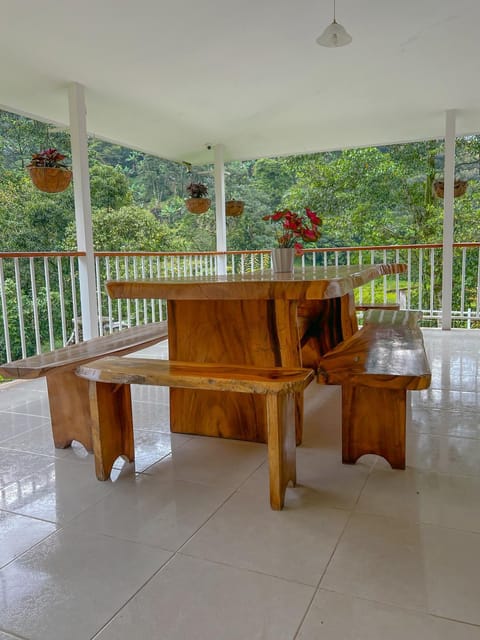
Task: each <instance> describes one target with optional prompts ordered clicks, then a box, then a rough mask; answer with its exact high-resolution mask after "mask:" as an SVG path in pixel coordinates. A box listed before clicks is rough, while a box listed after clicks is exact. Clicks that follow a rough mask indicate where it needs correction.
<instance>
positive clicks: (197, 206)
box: [185, 182, 212, 213]
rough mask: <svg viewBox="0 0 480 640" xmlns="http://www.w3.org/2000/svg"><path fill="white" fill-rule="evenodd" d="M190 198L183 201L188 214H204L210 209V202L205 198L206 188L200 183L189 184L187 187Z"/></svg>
mask: <svg viewBox="0 0 480 640" xmlns="http://www.w3.org/2000/svg"><path fill="white" fill-rule="evenodd" d="M187 191H188V193H189V194H190V195H191V198H187V200H185V206H186V207H187V209H188V210H189V211H190V213H205V212H206V211H208V210H209V209H210V205H211V204H212V201H211V200H210V198H206V197H205V196H206V195H207V193H208V187H207V185H205V184H202V183H200V182H191V183H190V184H189V185H188V187H187Z"/></svg>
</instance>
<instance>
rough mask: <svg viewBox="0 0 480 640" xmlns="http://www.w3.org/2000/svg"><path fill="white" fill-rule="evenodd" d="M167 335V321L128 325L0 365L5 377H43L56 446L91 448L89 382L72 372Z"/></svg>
mask: <svg viewBox="0 0 480 640" xmlns="http://www.w3.org/2000/svg"><path fill="white" fill-rule="evenodd" d="M167 337H168V332H167V323H166V322H156V323H151V324H147V325H140V326H138V327H130V328H129V329H124V330H122V331H118V332H116V333H112V334H111V335H108V336H101V337H99V338H92V339H91V340H86V341H85V342H80V343H78V344H74V345H71V346H68V347H63V348H62V349H57V350H55V351H51V352H49V353H43V354H41V355H36V356H31V357H29V358H24V359H23V360H16V361H15V362H10V363H6V364H3V365H0V374H1V375H3V376H5V377H7V378H22V379H32V378H39V377H42V376H46V379H47V389H48V401H49V405H50V417H51V422H52V434H53V441H54V444H55V447H57V448H58V449H64V448H65V447H68V446H70V445H71V443H72V440H77V441H78V442H80V443H82V444H83V446H84V447H85V448H86V449H87V451H90V452H91V451H93V440H92V421H91V416H90V407H89V401H88V383H87V381H85V380H82V379H81V378H78V377H77V376H76V375H75V369H76V368H77V367H78V366H79V365H81V364H85V363H87V362H91V361H92V360H96V359H97V358H101V357H102V356H107V355H111V354H117V355H126V354H127V353H131V352H133V351H138V350H139V349H144V348H146V347H148V346H150V345H153V344H155V343H157V342H159V341H161V340H166V339H167Z"/></svg>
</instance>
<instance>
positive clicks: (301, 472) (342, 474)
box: [297, 446, 372, 509]
mask: <svg viewBox="0 0 480 640" xmlns="http://www.w3.org/2000/svg"><path fill="white" fill-rule="evenodd" d="M371 459H372V457H371V456H370V457H369V459H367V458H366V456H365V457H363V458H361V459H360V460H359V461H358V462H357V464H355V465H347V464H342V458H341V453H340V452H337V451H333V452H332V451H331V450H327V451H322V450H319V449H304V448H303V446H302V447H298V448H297V486H303V487H307V488H308V489H311V490H314V491H315V492H316V493H317V494H318V497H319V498H320V500H321V504H322V505H323V506H325V507H335V508H337V509H352V508H353V507H354V506H355V503H356V501H357V499H358V496H359V495H360V492H361V490H362V488H363V486H364V484H365V482H366V479H367V476H368V473H369V471H370V467H371V464H372V462H371ZM366 460H367V461H366ZM369 462H370V463H369Z"/></svg>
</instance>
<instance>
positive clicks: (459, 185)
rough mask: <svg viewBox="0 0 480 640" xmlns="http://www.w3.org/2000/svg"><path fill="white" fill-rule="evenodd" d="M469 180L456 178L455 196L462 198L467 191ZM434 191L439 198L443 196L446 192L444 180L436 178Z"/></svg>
mask: <svg viewBox="0 0 480 640" xmlns="http://www.w3.org/2000/svg"><path fill="white" fill-rule="evenodd" d="M467 185H468V181H467V180H455V182H454V183H453V197H454V198H460V197H461V196H463V195H465V193H466V191H467ZM433 193H434V194H435V195H436V196H437V198H443V196H444V193H445V183H444V181H443V180H435V182H434V183H433Z"/></svg>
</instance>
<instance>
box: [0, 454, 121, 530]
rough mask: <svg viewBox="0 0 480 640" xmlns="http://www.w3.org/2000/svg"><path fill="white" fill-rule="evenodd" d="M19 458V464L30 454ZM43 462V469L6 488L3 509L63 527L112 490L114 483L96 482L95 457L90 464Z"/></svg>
mask: <svg viewBox="0 0 480 640" xmlns="http://www.w3.org/2000/svg"><path fill="white" fill-rule="evenodd" d="M14 453H15V452H12V455H13V454H14ZM17 455H18V456H19V458H20V460H19V463H20V464H21V463H22V462H24V461H25V459H27V460H28V455H29V454H17ZM35 459H36V458H35ZM43 460H44V462H43V466H41V467H40V466H39V465H38V463H37V465H36V466H33V468H31V469H30V471H29V472H28V473H24V474H23V475H20V474H19V478H21V479H20V480H17V481H15V482H10V484H7V485H6V486H5V488H4V490H3V491H2V492H1V494H0V508H1V509H5V510H8V511H11V512H14V513H19V514H23V515H26V516H31V517H34V518H40V519H42V520H48V521H49V522H57V523H59V524H63V523H65V522H68V520H71V519H72V518H73V517H75V516H76V515H78V514H79V513H81V512H82V511H83V510H84V509H86V508H87V507H89V506H90V505H92V504H94V503H95V502H97V501H98V500H100V499H101V498H103V497H104V496H105V495H107V493H109V492H110V491H112V489H113V486H114V485H113V484H112V483H111V482H99V481H98V480H97V478H96V476H95V472H94V466H93V457H91V465H88V464H86V463H83V462H77V461H73V460H64V459H55V460H53V459H52V458H47V457H46V456H45V457H44V458H43ZM52 460H53V461H52ZM0 464H1V458H0Z"/></svg>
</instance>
